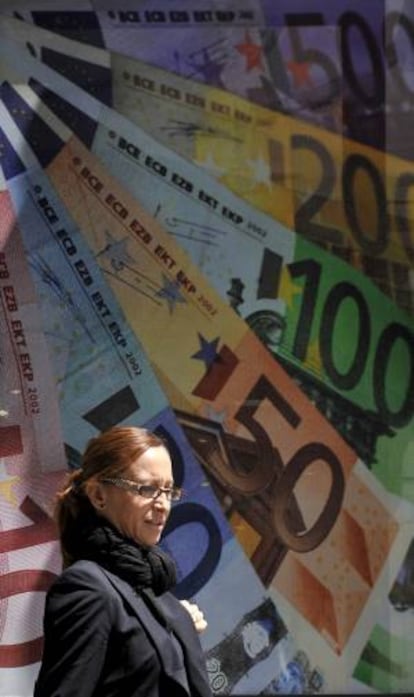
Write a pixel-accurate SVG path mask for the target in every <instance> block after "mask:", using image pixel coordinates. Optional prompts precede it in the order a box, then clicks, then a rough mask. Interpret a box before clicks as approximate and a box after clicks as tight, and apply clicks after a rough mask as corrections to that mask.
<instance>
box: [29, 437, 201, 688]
mask: <svg viewBox="0 0 414 697" xmlns="http://www.w3.org/2000/svg"><path fill="white" fill-rule="evenodd" d="M180 495H181V492H180V490H179V489H177V487H176V486H175V485H174V482H173V477H172V465H171V458H170V456H169V453H168V451H167V449H166V447H165V446H164V444H163V442H162V441H161V440H160V439H159V438H158V437H157V436H156V435H155V434H153V433H151V432H149V431H147V430H145V429H141V428H134V427H119V426H118V427H114V428H111V429H109V430H107V431H105V432H104V433H102V434H101V435H99V436H98V437H96V438H93V439H92V440H91V441H90V442H89V444H88V446H87V448H86V450H85V453H84V456H83V461H82V466H81V468H80V469H79V470H77V471H75V472H73V473H72V474H70V475H69V483H68V486H66V487H65V488H64V489H63V490H62V491H61V492H60V493H59V494H58V501H57V507H56V517H57V523H58V528H59V534H60V542H61V548H62V555H63V562H64V570H63V571H62V573H61V575H60V576H59V577H58V578H57V579H56V580H55V582H54V583H53V585H52V587H51V588H50V590H49V592H48V594H47V598H46V607H45V616H44V637H45V641H44V650H43V657H42V664H41V667H40V672H39V675H38V678H37V681H36V686H35V691H34V697H98V696H99V697H115V696H116V697H178V696H182V697H184V696H185V695H192V696H193V695H194V696H197V697H211V691H210V688H209V683H208V677H207V673H206V668H205V662H204V658H203V654H202V650H201V645H200V641H199V638H198V634H197V631H200V630H202V629H203V628H204V627H205V626H206V622H205V621H204V617H203V614H202V612H200V611H199V609H198V607H197V606H196V605H195V604H192V603H187V602H185V601H183V602H182V603H180V602H179V601H178V600H177V599H176V598H175V597H174V596H173V595H172V593H171V592H170V589H171V588H172V587H173V586H174V583H175V567H174V563H173V561H172V560H171V558H170V557H169V556H168V555H167V554H165V553H164V552H163V551H162V550H161V549H160V548H158V547H157V543H158V541H159V539H160V537H161V533H162V531H163V528H164V526H165V524H166V521H167V518H168V515H169V513H170V509H171V502H172V501H176V500H178V499H179V498H180Z"/></svg>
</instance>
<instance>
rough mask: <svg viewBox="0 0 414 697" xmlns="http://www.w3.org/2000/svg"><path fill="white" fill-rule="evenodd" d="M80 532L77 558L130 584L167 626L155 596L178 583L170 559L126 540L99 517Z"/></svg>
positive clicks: (91, 519) (77, 543)
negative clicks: (93, 563)
mask: <svg viewBox="0 0 414 697" xmlns="http://www.w3.org/2000/svg"><path fill="white" fill-rule="evenodd" d="M77 532H78V535H77V541H76V548H77V550H76V557H77V558H78V559H88V560H90V561H94V562H96V563H97V564H99V565H100V566H102V567H103V568H104V569H106V570H107V571H110V572H111V573H113V574H115V575H116V576H119V578H122V579H123V580H124V581H126V582H127V583H129V585H130V586H131V587H132V588H133V590H134V591H135V592H136V594H137V595H140V596H142V598H143V599H144V601H145V602H146V603H147V604H148V605H149V606H150V607H151V609H152V611H153V612H155V613H156V615H157V616H158V619H159V620H160V621H161V623H162V624H163V625H165V626H167V625H168V622H167V620H166V619H165V617H164V614H163V612H162V610H161V608H160V606H159V603H157V601H156V598H155V596H159V595H161V594H162V593H165V592H166V591H167V590H169V589H170V588H172V587H173V586H174V585H175V583H176V580H177V577H176V568H175V564H174V561H173V560H172V559H171V557H170V556H169V555H168V554H166V553H165V552H164V551H163V550H162V549H160V548H159V547H157V546H155V545H154V546H152V547H142V546H140V545H139V544H137V543H136V542H134V541H133V540H131V539H128V538H126V537H124V536H123V535H122V534H121V533H120V532H119V531H118V530H117V529H116V528H115V527H114V526H113V525H111V524H110V523H109V522H108V521H107V520H106V519H104V518H102V517H100V516H98V515H93V516H91V517H90V519H89V520H88V521H87V522H85V521H84V523H83V525H82V527H81V529H79V531H77Z"/></svg>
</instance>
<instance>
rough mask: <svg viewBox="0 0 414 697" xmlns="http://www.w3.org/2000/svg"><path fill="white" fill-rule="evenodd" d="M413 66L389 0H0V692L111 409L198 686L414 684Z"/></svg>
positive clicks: (403, 687)
mask: <svg viewBox="0 0 414 697" xmlns="http://www.w3.org/2000/svg"><path fill="white" fill-rule="evenodd" d="M413 74H414V7H413V4H412V3H411V2H409V1H408V0H405V1H404V0H390V1H388V0H332V2H329V3H328V2H326V1H325V2H324V1H323V0H278V1H277V2H276V1H275V0H216V1H215V2H206V1H205V0H191V1H190V0H179V1H176V0H174V2H173V1H172V0H158V1H157V2H154V0H151V1H149V0H147V1H145V0H141V1H140V0H135V1H132V0H129V1H126V0H125V2H110V1H109V0H95V1H94V0H78V2H70V3H69V2H64V1H63V0H54V1H53V2H52V1H51V0H50V1H49V2H47V1H43V2H41V1H40V0H38V1H36V0H27V1H19V0H16V1H15V2H8V1H7V0H5V1H4V2H2V3H1V4H0V166H1V167H0V206H1V216H0V299H1V302H0V312H1V324H0V328H1V331H0V341H1V344H0V346H1V351H0V697H30V696H31V695H32V692H33V685H34V680H35V677H36V674H37V671H38V669H39V665H40V659H41V652H42V617H43V607H44V600H45V593H46V591H47V589H48V587H49V585H50V583H51V582H52V580H53V579H54V578H55V576H56V575H57V574H59V572H60V569H61V560H60V554H59V545H58V542H57V537H56V530H55V528H54V524H53V520H52V504H53V496H54V492H55V491H56V488H57V487H58V486H59V483H60V482H61V481H62V478H63V476H64V474H65V472H66V471H67V470H69V469H73V468H76V467H78V466H79V463H80V457H81V453H82V451H83V449H84V447H85V445H86V442H87V441H88V440H89V438H91V437H92V436H94V435H96V434H97V433H98V432H100V431H102V430H104V429H105V428H108V427H109V426H111V425H115V424H121V423H122V424H137V425H145V426H147V427H149V428H151V429H153V430H155V431H157V432H159V433H160V434H162V435H163V437H165V438H166V439H167V440H168V443H169V446H170V449H171V453H172V454H173V461H174V476H175V479H176V481H177V483H178V484H179V485H182V486H183V487H184V489H185V491H186V496H185V497H184V499H183V500H182V502H180V503H179V504H177V505H176V506H175V507H174V508H173V512H172V515H171V518H170V521H169V524H168V526H167V529H166V531H165V534H164V537H163V540H162V544H163V545H164V546H165V548H166V549H168V551H169V552H170V553H171V554H172V555H173V556H174V558H175V560H176V562H177V567H178V574H179V582H178V585H177V588H176V591H175V592H176V594H177V596H178V597H180V598H193V599H195V601H196V602H197V603H198V604H199V605H200V606H201V607H202V608H203V611H204V612H205V615H206V617H207V619H208V629H207V630H206V632H205V633H204V634H203V635H201V641H202V646H203V650H204V652H205V656H206V663H207V669H208V675H209V679H210V684H211V689H212V692H213V694H214V695H246V696H250V695H259V694H260V695H274V694H332V693H336V694H385V693H387V694H389V693H395V694H398V693H407V692H412V691H414V669H413V661H412V655H413V629H414V615H413V610H414V433H413V412H414V389H413V388H414V341H413V338H414V321H413V314H414V269H413V261H414V242H413V240H414V164H413V160H414V136H413V129H412V123H413V119H414V78H413Z"/></svg>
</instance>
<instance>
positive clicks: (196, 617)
mask: <svg viewBox="0 0 414 697" xmlns="http://www.w3.org/2000/svg"><path fill="white" fill-rule="evenodd" d="M180 603H181V605H182V606H183V607H185V609H186V610H187V612H188V613H189V614H190V617H191V619H192V620H193V622H194V626H195V628H196V630H197V632H199V633H200V632H204V630H205V629H206V627H207V622H206V620H205V619H204V614H203V612H202V611H201V610H200V608H199V607H198V605H196V603H190V602H189V601H188V600H180Z"/></svg>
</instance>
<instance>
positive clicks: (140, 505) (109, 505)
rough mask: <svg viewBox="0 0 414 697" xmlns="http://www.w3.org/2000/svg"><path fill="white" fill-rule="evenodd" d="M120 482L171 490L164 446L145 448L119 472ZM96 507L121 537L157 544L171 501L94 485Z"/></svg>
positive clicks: (164, 497)
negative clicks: (95, 488) (123, 480)
mask: <svg viewBox="0 0 414 697" xmlns="http://www.w3.org/2000/svg"><path fill="white" fill-rule="evenodd" d="M121 476H122V479H128V480H131V481H133V482H136V483H137V484H153V485H156V486H160V487H172V486H173V476H172V464H171V458H170V456H169V453H168V451H167V450H166V448H164V446H162V445H160V446H156V447H152V448H149V449H148V450H147V451H146V452H145V453H143V454H142V455H140V457H138V459H137V460H135V462H132V463H131V465H130V466H129V468H128V469H127V470H126V471H125V472H123V473H122V475H121ZM97 486H98V489H97V495H98V496H100V497H101V498H100V500H99V501H98V503H97V505H96V507H97V508H98V509H99V512H100V514H101V515H103V516H105V517H106V518H107V519H108V520H109V521H110V522H111V523H112V524H113V525H114V526H115V527H116V528H117V529H118V530H119V531H120V532H121V533H122V534H123V535H124V536H125V537H128V538H130V539H132V540H134V541H135V542H138V543H139V544H142V545H145V546H151V545H154V544H157V542H158V541H159V539H160V537H161V533H162V531H163V529H164V526H165V524H166V522H167V518H168V516H169V513H170V509H171V502H170V501H168V500H167V497H166V495H165V493H161V494H160V496H158V498H156V499H146V498H144V497H143V496H141V495H140V494H138V493H136V492H132V491H126V490H125V489H121V488H119V487H118V486H115V485H114V484H105V483H102V482H97Z"/></svg>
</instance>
